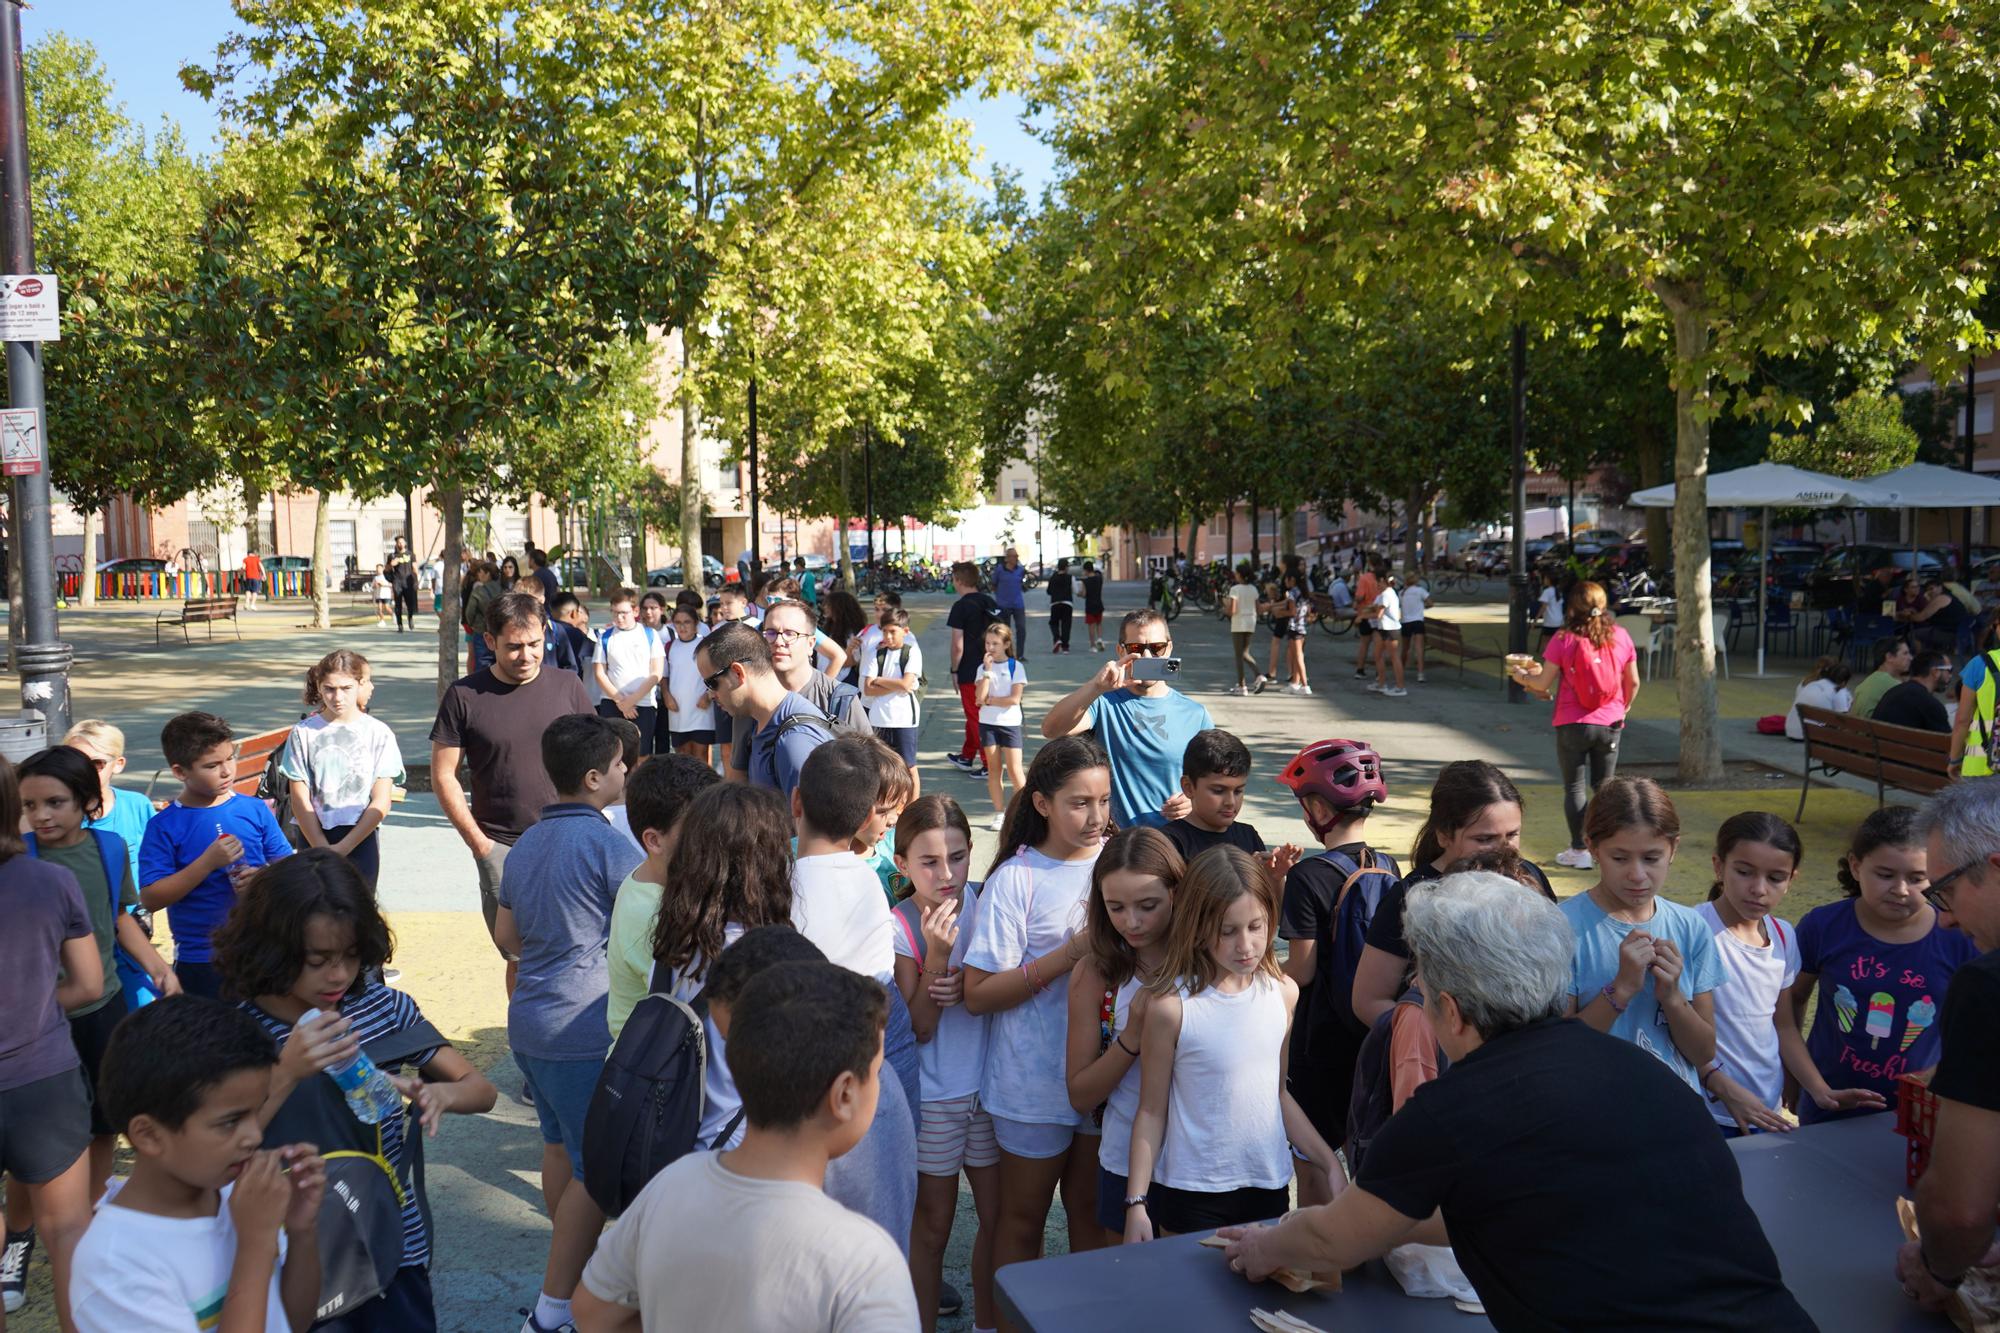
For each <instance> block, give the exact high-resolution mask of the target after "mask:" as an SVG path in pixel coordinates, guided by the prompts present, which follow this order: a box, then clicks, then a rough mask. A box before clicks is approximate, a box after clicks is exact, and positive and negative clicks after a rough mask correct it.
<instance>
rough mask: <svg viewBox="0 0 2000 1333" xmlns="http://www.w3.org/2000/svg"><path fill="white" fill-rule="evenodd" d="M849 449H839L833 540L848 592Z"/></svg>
mask: <svg viewBox="0 0 2000 1333" xmlns="http://www.w3.org/2000/svg"><path fill="white" fill-rule="evenodd" d="M848 454H849V451H848V450H846V449H842V450H841V451H840V500H839V502H838V503H837V504H836V505H835V506H834V515H833V540H834V542H835V544H836V545H837V546H838V547H839V557H838V558H839V568H840V581H841V582H842V583H844V584H845V585H846V586H847V589H848V591H849V592H852V591H853V590H854V556H853V554H852V551H853V543H851V542H849V541H848V540H847V459H848Z"/></svg>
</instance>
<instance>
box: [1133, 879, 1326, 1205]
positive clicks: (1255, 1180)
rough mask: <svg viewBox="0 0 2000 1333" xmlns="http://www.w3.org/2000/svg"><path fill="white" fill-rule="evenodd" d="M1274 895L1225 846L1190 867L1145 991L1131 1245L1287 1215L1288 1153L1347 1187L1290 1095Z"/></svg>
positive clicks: (1286, 982)
mask: <svg viewBox="0 0 2000 1333" xmlns="http://www.w3.org/2000/svg"><path fill="white" fill-rule="evenodd" d="M1277 916H1278V886H1277V884H1276V882H1275V880H1274V879H1273V877H1272V875H1271V872H1270V871H1269V870H1268V869H1267V868H1266V867H1265V866H1264V865H1263V864H1262V863H1260V862H1259V861H1257V860H1256V859H1255V858H1253V857H1251V856H1249V855H1248V854H1246V853H1245V852H1243V851H1241V850H1239V849H1237V848H1235V847H1229V846H1222V847H1214V848H1210V849H1209V850H1208V851H1206V852H1203V853H1202V854H1201V855H1200V856H1197V857H1195V858H1194V860H1193V861H1192V862H1191V863H1190V864H1189V866H1188V870H1187V874H1186V876H1185V877H1183V878H1182V880H1181V887H1180V890H1179V892H1178V893H1176V894H1175V895H1174V921H1173V930H1172V932H1171V934H1170V935H1169V937H1168V942H1167V957H1166V961H1165V966H1164V968H1163V969H1162V972H1161V975H1160V976H1159V977H1158V978H1157V979H1155V980H1154V981H1153V982H1152V983H1151V985H1150V987H1149V990H1150V992H1151V994H1152V999H1151V1001H1150V1003H1149V1004H1148V1006H1147V1011H1146V1015H1145V1019H1144V1027H1143V1031H1142V1037H1141V1041H1140V1052H1141V1056H1140V1085H1139V1109H1138V1113H1137V1115H1136V1116H1135V1117H1134V1119H1133V1123H1132V1140H1131V1156H1130V1168H1131V1169H1130V1171H1129V1173H1128V1177H1127V1181H1126V1197H1125V1200H1124V1202H1125V1205H1126V1208H1125V1240H1126V1242H1127V1243H1128V1244H1129V1243H1132V1242H1136V1241H1146V1240H1151V1239H1153V1237H1154V1236H1155V1235H1156V1234H1168V1233H1173V1232H1187V1231H1193V1230H1198V1229H1207V1228H1209V1227H1215V1226H1231V1225H1237V1224H1241V1223H1244V1222H1258V1221H1264V1220H1267V1219H1269V1218H1271V1217H1275V1216H1277V1215H1278V1214H1280V1213H1283V1212H1284V1211H1285V1207H1286V1196H1285V1185H1286V1183H1287V1182H1288V1181H1289V1180H1290V1179H1291V1174H1292V1157H1291V1153H1290V1151H1289V1148H1288V1144H1289V1145H1296V1146H1297V1147H1298V1149H1299V1151H1300V1152H1302V1153H1304V1154H1305V1155H1306V1157H1307V1159H1308V1160H1310V1161H1311V1162H1313V1163H1314V1164H1315V1165H1317V1166H1319V1167H1321V1168H1322V1169H1324V1170H1325V1171H1326V1172H1327V1174H1328V1177H1329V1179H1333V1180H1338V1179H1340V1178H1341V1176H1340V1172H1339V1170H1338V1167H1337V1164H1336V1162H1335V1159H1334V1155H1333V1149H1332V1148H1330V1147H1329V1146H1327V1143H1326V1141H1325V1140H1324V1139H1322V1138H1321V1137H1320V1135H1319V1132H1318V1131H1317V1130H1315V1129H1314V1128H1313V1127H1312V1123H1311V1122H1310V1121H1309V1120H1307V1119H1306V1115H1305V1112H1303V1111H1301V1110H1300V1109H1299V1106H1298V1103H1297V1102H1295V1101H1293V1100H1292V1095H1291V1093H1290V1092H1288V1091H1286V1090H1285V1055H1286V1046H1287V1041H1288V1034H1289V1032H1290V1030H1291V1021H1292V1011H1293V1009H1294V1008H1295V1007H1296V1005H1297V1004H1298V998H1299V989H1298V984H1297V983H1296V982H1294V981H1292V980H1291V978H1289V977H1287V976H1285V975H1284V973H1282V972H1281V971H1279V969H1278V962H1277V957H1276V955H1275V954H1274V952H1273V950H1272V934H1273V927H1274V926H1275V924H1276V922H1277Z"/></svg>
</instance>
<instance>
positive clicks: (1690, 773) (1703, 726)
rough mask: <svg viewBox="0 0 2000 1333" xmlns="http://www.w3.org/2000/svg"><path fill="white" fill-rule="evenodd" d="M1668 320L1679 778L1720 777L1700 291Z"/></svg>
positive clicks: (1675, 302) (1704, 315)
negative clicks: (1672, 361) (1671, 360)
mask: <svg viewBox="0 0 2000 1333" xmlns="http://www.w3.org/2000/svg"><path fill="white" fill-rule="evenodd" d="M1665 299H1666V302H1667V309H1668V310H1669V311H1670V312H1672V314H1673V318H1674V358H1675V361H1676V363H1677V364H1676V365H1675V368H1674V596H1675V599H1676V607H1675V621H1676V633H1675V644H1674V653H1675V656H1674V677H1675V680H1676V683H1677V684H1678V686H1679V695H1680V710H1681V728H1680V730H1681V736H1680V741H1681V762H1680V778H1681V781H1682V782H1689V783H1694V782H1717V781H1720V780H1721V778H1722V736H1721V733H1720V732H1719V731H1718V730H1717V710H1716V700H1715V643H1714V626H1713V625H1712V624H1711V623H1710V621H1709V608H1710V601H1709V595H1708V567H1709V553H1708V415H1707V409H1708V407H1709V401H1708V398H1709V393H1708V372H1707V371H1706V370H1705V369H1703V368H1701V367H1700V366H1699V364H1698V363H1700V362H1701V361H1702V359H1703V358H1704V356H1705V354H1706V353H1707V351H1708V340H1709V324H1708V311H1707V309H1706V307H1705V306H1704V305H1703V304H1702V302H1701V299H1700V297H1699V295H1696V294H1690V293H1685V292H1682V293H1676V294H1675V295H1673V296H1668V297H1666V298H1665Z"/></svg>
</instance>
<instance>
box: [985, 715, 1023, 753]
mask: <svg viewBox="0 0 2000 1333" xmlns="http://www.w3.org/2000/svg"><path fill="white" fill-rule="evenodd" d="M979 744H980V745H981V746H982V747H983V746H988V745H997V746H999V747H1000V748H1001V749H1003V750H1018V749H1020V748H1021V729H1020V728H1019V727H1018V726H1014V727H1003V726H1000V725H999V724H998V723H994V722H981V723H980V724H979Z"/></svg>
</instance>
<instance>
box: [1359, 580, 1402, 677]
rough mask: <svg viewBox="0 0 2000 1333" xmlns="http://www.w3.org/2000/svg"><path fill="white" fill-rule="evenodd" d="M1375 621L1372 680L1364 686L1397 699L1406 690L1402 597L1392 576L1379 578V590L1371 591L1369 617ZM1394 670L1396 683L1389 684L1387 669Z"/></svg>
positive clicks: (1388, 671) (1388, 670)
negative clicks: (1371, 613) (1373, 597)
mask: <svg viewBox="0 0 2000 1333" xmlns="http://www.w3.org/2000/svg"><path fill="white" fill-rule="evenodd" d="M1371 619H1372V620H1373V621H1374V624H1375V633H1374V635H1373V636H1372V637H1373V638H1374V640H1375V679H1374V680H1372V681H1370V682H1369V683H1368V688H1369V689H1371V690H1375V691H1377V692H1379V693H1381V694H1385V695H1387V696H1388V697H1389V698H1391V699H1400V698H1402V697H1403V696H1404V695H1406V694H1408V693H1409V690H1407V689H1405V688H1404V685H1403V599H1402V596H1401V594H1399V593H1398V592H1397V591H1396V580H1395V578H1394V577H1393V576H1391V577H1386V578H1384V579H1383V580H1382V590H1381V591H1380V592H1378V593H1376V594H1375V609H1374V614H1373V616H1372V617H1371ZM1392 670H1393V671H1394V673H1395V678H1396V683H1395V684H1394V685H1391V684H1390V683H1389V676H1390V672H1391V671H1392Z"/></svg>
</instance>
